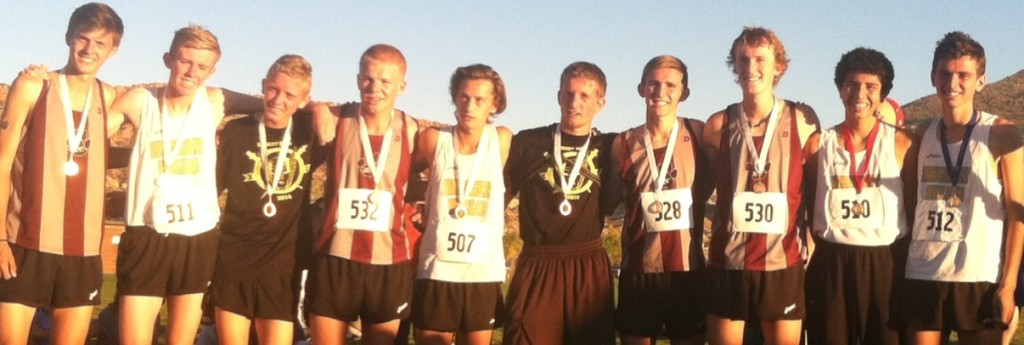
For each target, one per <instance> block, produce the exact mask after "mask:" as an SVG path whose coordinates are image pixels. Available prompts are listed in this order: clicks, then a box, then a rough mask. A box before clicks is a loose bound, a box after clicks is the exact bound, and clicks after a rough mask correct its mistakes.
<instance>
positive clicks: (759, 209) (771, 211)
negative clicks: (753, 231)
mask: <svg viewBox="0 0 1024 345" xmlns="http://www.w3.org/2000/svg"><path fill="white" fill-rule="evenodd" d="M743 211H744V212H745V215H746V216H745V217H744V218H743V221H746V222H757V223H760V222H771V221H772V220H773V219H774V218H775V207H773V206H772V204H759V203H753V202H748V203H746V204H745V205H743Z"/></svg>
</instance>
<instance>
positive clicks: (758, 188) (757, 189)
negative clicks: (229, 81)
mask: <svg viewBox="0 0 1024 345" xmlns="http://www.w3.org/2000/svg"><path fill="white" fill-rule="evenodd" d="M767 190H768V187H767V186H765V184H764V181H757V182H754V193H764V192H765V191H767Z"/></svg>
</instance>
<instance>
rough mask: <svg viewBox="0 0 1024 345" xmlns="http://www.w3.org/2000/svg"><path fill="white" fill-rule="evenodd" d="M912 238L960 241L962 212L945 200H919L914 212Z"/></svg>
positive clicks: (961, 236)
mask: <svg viewBox="0 0 1024 345" xmlns="http://www.w3.org/2000/svg"><path fill="white" fill-rule="evenodd" d="M914 240H915V241H933V242H961V241H963V240H964V231H963V213H962V212H961V211H960V208H958V207H952V206H950V205H949V204H948V203H947V202H946V201H945V200H921V201H919V202H918V203H917V209H916V211H915V212H914Z"/></svg>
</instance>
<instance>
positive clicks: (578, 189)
mask: <svg viewBox="0 0 1024 345" xmlns="http://www.w3.org/2000/svg"><path fill="white" fill-rule="evenodd" d="M599 152H600V150H599V149H593V148H592V149H590V150H587V156H586V157H583V158H582V159H584V161H583V167H581V168H580V177H579V178H578V179H577V180H576V183H575V184H574V185H572V186H571V187H570V189H569V195H567V197H568V198H569V199H570V200H577V199H579V198H580V194H583V193H590V191H591V187H593V186H594V183H595V182H596V183H598V185H600V183H601V178H600V176H601V170H600V169H598V167H597V155H598V153H599ZM561 154H562V166H561V167H558V168H559V169H560V170H561V171H563V172H564V173H565V174H567V175H568V173H569V171H570V170H572V166H573V164H576V160H577V159H581V158H580V157H579V151H578V150H577V149H576V148H572V147H563V148H562V152H561ZM544 158H545V159H546V160H547V162H548V167H547V169H543V170H541V172H540V173H539V174H540V177H541V178H542V179H544V181H546V182H547V183H548V185H549V186H551V193H552V194H561V193H562V187H561V186H560V184H561V181H559V179H558V177H557V176H556V175H555V168H556V164H555V158H554V156H551V153H550V152H544ZM569 183H572V181H569Z"/></svg>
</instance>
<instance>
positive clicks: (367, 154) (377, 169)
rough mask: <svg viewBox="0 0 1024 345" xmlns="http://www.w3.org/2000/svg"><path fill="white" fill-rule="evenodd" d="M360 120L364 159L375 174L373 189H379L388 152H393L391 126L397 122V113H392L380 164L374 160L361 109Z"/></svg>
mask: <svg viewBox="0 0 1024 345" xmlns="http://www.w3.org/2000/svg"><path fill="white" fill-rule="evenodd" d="M356 117H357V118H359V140H360V141H361V142H362V144H363V157H364V158H365V159H366V165H367V166H369V167H370V172H371V173H373V187H374V189H377V185H378V184H380V179H381V177H382V176H383V175H384V167H385V166H386V165H387V163H388V152H389V151H391V140H392V139H391V134H392V130H391V124H392V123H393V122H394V121H395V111H394V110H392V111H391V120H390V121H388V130H387V131H385V132H384V140H382V142H381V145H380V156H378V158H380V162H379V163H380V164H379V165H378V162H377V160H376V159H374V158H373V150H372V148H371V147H370V134H369V131H367V129H366V120H364V119H363V110H362V109H361V107H360V109H359V114H357V115H356Z"/></svg>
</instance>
